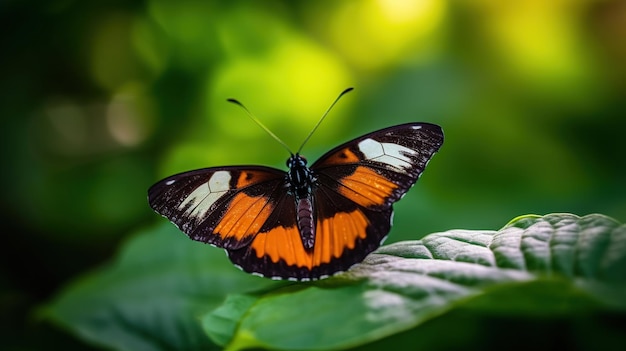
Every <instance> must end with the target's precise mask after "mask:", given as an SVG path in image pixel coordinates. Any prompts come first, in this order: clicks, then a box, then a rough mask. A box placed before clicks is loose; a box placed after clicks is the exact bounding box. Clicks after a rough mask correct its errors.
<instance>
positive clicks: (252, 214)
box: [213, 193, 274, 240]
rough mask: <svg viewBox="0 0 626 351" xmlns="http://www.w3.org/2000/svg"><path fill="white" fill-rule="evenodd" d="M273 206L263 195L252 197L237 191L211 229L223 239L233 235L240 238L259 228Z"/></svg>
mask: <svg viewBox="0 0 626 351" xmlns="http://www.w3.org/2000/svg"><path fill="white" fill-rule="evenodd" d="M273 208H274V207H273V206H272V205H271V204H270V203H269V202H268V198H267V197H265V196H257V197H252V196H248V195H246V194H244V193H239V194H237V195H236V196H235V197H234V198H233V200H232V201H231V203H230V205H229V206H228V210H227V211H226V213H224V215H223V216H222V219H221V220H220V222H219V223H218V224H217V226H216V227H215V229H214V230H213V231H214V232H215V233H216V234H218V235H220V236H221V237H222V238H224V239H227V238H231V237H234V238H235V239H237V240H242V239H243V238H244V237H247V236H249V235H255V234H256V233H258V232H259V231H260V230H261V227H262V226H263V224H264V223H265V221H266V220H267V218H268V217H269V216H270V214H271V213H272V210H273Z"/></svg>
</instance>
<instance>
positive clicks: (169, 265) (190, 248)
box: [42, 223, 277, 351]
mask: <svg viewBox="0 0 626 351" xmlns="http://www.w3.org/2000/svg"><path fill="white" fill-rule="evenodd" d="M273 284H277V283H276V282H272V281H270V280H267V279H263V278H259V277H255V276H252V275H249V274H246V273H243V272H241V271H239V270H238V269H236V268H235V267H233V265H232V264H231V263H230V261H229V260H228V258H227V257H226V255H225V254H224V251H223V250H220V249H216V248H211V247H209V246H208V245H205V244H202V243H198V242H194V241H191V240H188V239H186V238H185V237H184V235H182V234H181V233H180V232H179V231H178V230H177V229H176V228H175V227H174V226H173V225H171V224H169V223H164V224H163V225H161V226H159V227H156V228H155V229H153V230H148V231H146V232H142V233H139V234H138V235H136V236H135V237H133V238H132V239H131V240H129V241H128V242H127V243H126V245H124V248H123V250H122V251H121V252H120V254H119V256H118V257H117V259H116V260H115V261H114V262H113V263H112V264H110V265H108V266H106V267H103V268H102V269H99V270H97V271H95V272H92V273H90V274H88V275H86V276H85V277H83V278H81V279H79V280H77V281H75V282H74V283H72V284H71V285H69V286H68V287H67V288H66V289H65V290H64V291H62V292H61V293H60V294H59V296H58V297H56V298H55V299H54V300H53V301H52V302H51V303H50V304H49V305H48V306H46V307H45V308H44V309H42V314H43V317H44V318H48V319H51V320H52V321H55V322H56V323H58V324H60V325H61V326H64V327H65V328H67V329H69V330H70V331H72V332H73V333H75V334H77V335H79V336H81V337H82V338H84V339H85V340H88V341H91V342H93V343H96V344H100V345H103V346H107V347H109V348H113V349H116V350H134V351H138V350H194V349H220V348H219V347H218V346H217V345H215V343H213V342H212V341H211V340H210V339H209V338H208V337H207V336H206V334H205V333H204V332H203V331H202V328H201V325H200V321H199V317H200V316H201V315H203V314H205V313H207V312H208V311H210V310H212V309H214V308H215V307H216V306H218V305H219V304H220V303H221V302H222V301H223V300H224V299H225V296H226V295H227V294H229V293H234V292H245V291H251V290H258V289H262V288H264V287H268V286H271V285H273Z"/></svg>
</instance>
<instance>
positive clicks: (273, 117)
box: [0, 0, 626, 349]
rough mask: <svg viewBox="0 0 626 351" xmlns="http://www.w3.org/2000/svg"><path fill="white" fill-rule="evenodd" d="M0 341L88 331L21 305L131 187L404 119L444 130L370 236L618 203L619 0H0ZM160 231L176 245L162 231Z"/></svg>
mask: <svg viewBox="0 0 626 351" xmlns="http://www.w3.org/2000/svg"><path fill="white" fill-rule="evenodd" d="M0 26H1V27H2V31H0V38H2V42H1V45H2V46H1V47H2V53H1V54H0V62H1V65H0V70H1V72H2V73H1V76H0V89H1V91H0V114H1V117H2V126H1V128H0V133H1V134H0V145H1V148H0V159H1V160H2V172H1V173H0V174H1V176H2V178H1V179H0V180H1V183H2V192H1V193H0V205H1V208H0V213H1V214H2V223H3V230H2V232H3V241H2V244H1V245H0V250H1V251H0V255H1V256H0V262H1V271H0V289H1V292H0V314H1V315H2V317H0V318H2V320H1V322H2V331H0V336H1V337H2V339H3V343H4V344H5V346H6V347H7V349H18V348H19V349H37V348H39V347H41V346H42V345H50V343H51V342H54V343H55V345H64V347H66V348H72V347H74V348H88V347H89V346H88V345H86V344H83V343H82V342H80V341H78V340H74V339H73V338H72V337H70V336H68V335H66V334H64V333H63V332H60V331H58V330H56V329H55V328H52V327H50V326H49V325H47V324H46V323H41V322H40V321H38V320H37V318H36V310H37V308H38V306H40V305H41V304H42V303H45V302H46V301H48V299H49V298H50V297H51V296H53V295H54V293H55V292H57V291H59V289H60V288H61V287H62V286H64V284H66V283H67V282H69V281H72V279H74V278H75V277H77V276H78V275H80V274H81V273H84V272H86V271H88V270H90V269H93V268H94V267H97V266H99V265H101V264H102V263H103V262H107V260H109V259H110V257H111V256H112V255H113V254H114V253H115V252H116V250H117V249H118V248H119V246H120V245H122V244H123V242H124V239H125V238H127V237H128V236H129V235H132V233H133V231H135V230H138V229H140V228H143V227H145V226H147V225H150V224H153V223H155V222H157V221H161V220H164V219H161V218H160V217H159V216H157V215H156V214H154V213H153V212H152V211H151V210H150V208H149V207H148V205H147V202H146V191H147V189H148V187H149V186H150V185H151V184H152V183H154V182H155V181H157V180H159V179H160V178H162V177H165V176H167V175H169V174H172V173H175V172H181V171H185V170H190V169H195V168H201V167H207V166H218V165H231V164H264V165H270V166H276V167H283V165H284V162H285V160H286V158H287V156H288V154H287V153H286V152H285V150H284V149H283V148H282V147H281V146H280V145H279V144H278V143H277V142H276V141H274V140H272V139H271V138H270V137H269V136H268V135H267V134H266V133H265V132H264V131H263V130H261V129H260V128H259V127H258V126H257V125H255V124H254V123H253V122H252V121H251V120H250V119H249V118H248V117H247V116H246V115H245V113H244V111H243V110H241V109H240V108H238V107H237V106H235V105H233V104H228V103H227V102H226V99H227V98H233V97H234V98H237V99H239V100H240V101H242V102H243V103H244V104H245V105H246V106H247V107H248V108H249V109H250V110H251V111H252V112H253V113H254V114H255V115H257V116H258V117H259V118H260V119H261V120H262V121H263V122H264V123H265V124H266V125H267V126H268V127H269V128H270V129H271V130H272V131H273V132H274V133H275V134H277V135H278V136H279V137H281V138H282V139H283V140H284V141H285V142H286V143H287V144H288V145H290V147H291V148H292V149H297V148H298V146H299V145H300V144H301V143H302V141H303V140H304V138H305V137H306V136H307V134H308V133H309V131H310V130H311V128H312V127H313V125H314V124H315V123H316V122H317V120H318V119H319V117H320V116H321V115H322V114H323V112H324V111H325V110H326V108H327V107H328V106H329V105H330V103H331V102H332V101H333V100H334V99H335V97H336V96H337V95H338V94H339V92H341V91H342V90H343V89H344V88H346V87H349V86H354V87H355V90H354V91H353V92H352V93H350V94H348V95H346V96H345V97H344V98H343V99H342V100H341V101H340V102H339V103H338V104H337V106H336V107H335V108H334V110H333V111H332V112H331V113H330V115H329V116H328V118H327V119H326V120H325V121H324V123H323V124H322V125H321V127H320V128H319V129H318V130H317V132H316V134H314V135H313V137H312V138H311V140H310V141H309V143H308V144H307V145H306V147H305V149H304V151H303V153H304V154H305V155H306V156H307V157H308V158H309V159H310V160H313V159H315V158H317V157H319V156H320V155H322V154H323V153H324V152H325V151H326V150H328V149H330V148H331V147H334V146H336V145H337V144H338V143H340V142H343V141H346V140H349V139H350V138H353V137H356V136H358V135H360V134H363V133H365V132H369V131H372V130H375V129H379V128H383V127H387V126H390V125H393V124H399V123H404V122H410V121H426V122H432V123H437V124H440V125H442V126H443V128H444V131H445V133H446V141H445V143H444V145H443V147H442V149H441V150H440V152H439V153H438V154H437V155H436V156H435V158H434V159H433V160H432V162H431V163H430V165H429V167H428V169H427V170H426V172H425V173H424V175H423V177H422V178H421V180H420V182H419V183H418V185H417V186H416V187H414V188H413V190H411V192H410V193H409V194H408V195H407V196H406V197H405V198H404V199H403V200H402V201H401V202H400V203H398V204H397V205H396V216H395V226H394V229H393V231H392V233H391V235H390V237H389V241H398V240H405V239H412V238H419V237H421V236H423V235H425V234H428V233H431V232H435V231H443V230H447V229H453V228H466V229H498V228H500V227H501V226H503V225H504V224H505V223H506V222H508V221H509V220H510V219H512V218H513V217H515V216H518V215H522V214H528V213H535V214H546V213H551V212H572V213H575V214H579V215H584V214H588V213H603V214H606V215H609V216H612V217H614V218H616V219H618V220H620V221H624V220H626V186H625V184H626V166H625V162H624V152H625V151H626V137H625V132H626V64H625V62H626V2H625V1H621V0H577V1H573V0H569V1H568V0H552V1H544V0H524V1H522V0H519V1H518V0H516V1H501V0H459V1H452V0H448V1H446V0H413V1H411V0H361V1H357V0H348V1H330V0H325V1H299V2H293V1H287V0H283V1H278V0H275V1H243V0H236V1H222V2H218V1H191V0H183V1H176V2H174V1H167V0H137V1H73V0H52V1H44V2H36V1H11V0H9V1H3V2H1V3H0ZM181 240H187V239H186V238H185V237H184V236H183V235H182V234H181Z"/></svg>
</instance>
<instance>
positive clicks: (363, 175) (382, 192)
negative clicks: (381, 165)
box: [337, 167, 398, 207]
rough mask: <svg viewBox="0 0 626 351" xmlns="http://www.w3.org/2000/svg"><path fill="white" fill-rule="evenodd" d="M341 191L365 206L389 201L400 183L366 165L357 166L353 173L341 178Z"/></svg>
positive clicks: (339, 189) (378, 204)
mask: <svg viewBox="0 0 626 351" xmlns="http://www.w3.org/2000/svg"><path fill="white" fill-rule="evenodd" d="M339 182H340V183H341V186H340V187H339V188H338V189H337V190H338V191H339V193H340V194H341V195H343V196H345V197H347V198H348V199H350V200H352V201H354V202H356V203H357V204H359V205H361V206H364V207H372V206H380V205H383V204H385V203H386V202H387V199H388V198H389V197H390V196H391V194H392V193H393V191H394V190H396V189H397V188H398V185H396V184H395V183H393V182H391V181H389V180H387V179H386V178H385V177H383V176H382V175H380V174H378V173H376V172H374V171H372V170H371V169H369V168H366V167H357V168H356V170H355V171H354V173H353V174H351V175H349V176H348V177H345V178H343V179H340V180H339Z"/></svg>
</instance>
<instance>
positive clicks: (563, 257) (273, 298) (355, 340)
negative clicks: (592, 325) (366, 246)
mask: <svg viewBox="0 0 626 351" xmlns="http://www.w3.org/2000/svg"><path fill="white" fill-rule="evenodd" d="M624 296H626V226H624V225H621V224H620V223H618V222H616V221H614V220H612V219H610V218H608V217H605V216H601V215H589V216H585V217H577V216H574V215H569V214H553V215H548V216H545V217H539V216H525V217H520V218H517V219H515V220H513V221H511V222H510V223H509V224H507V225H506V226H505V227H504V228H503V229H501V230H500V231H469V230H452V231H448V232H445V233H436V234H431V235H429V236H427V237H425V238H424V239H422V240H419V241H410V242H400V243H396V244H392V245H388V246H385V247H382V248H380V249H379V250H377V251H376V252H375V253H373V254H371V255H370V256H368V257H367V258H366V259H365V261H364V262H363V263H361V264H359V265H356V266H355V267H353V269H351V270H350V271H349V272H347V273H345V274H342V275H339V276H336V277H334V278H331V279H327V280H324V281H321V282H318V283H315V284H297V285H293V286H289V287H281V288H279V289H276V290H275V291H272V292H271V293H265V294H240V295H234V296H230V297H229V299H228V300H227V301H226V302H225V303H224V304H223V305H222V306H220V307H219V308H217V309H216V310H214V311H213V312H211V313H208V314H207V315H205V316H204V318H203V326H204V328H205V330H206V331H207V333H208V334H209V335H210V336H211V337H212V338H213V339H214V340H215V341H216V342H218V343H220V344H221V345H224V346H226V347H228V348H230V349H241V348H246V347H262V348H268V349H288V350H296V349H338V348H346V347H352V346H356V345H362V344H365V343H368V342H371V341H375V340H380V339H382V338H385V337H389V336H391V335H393V334H397V333H400V332H403V331H407V330H409V329H411V328H415V327H417V326H419V325H420V324H423V323H424V322H426V321H429V320H432V319H433V318H434V317H437V316H441V315H443V314H446V313H448V312H450V311H453V310H454V309H455V308H456V309H457V310H458V308H459V306H464V307H465V308H468V306H469V308H472V309H478V310H481V311H485V312H490V313H493V312H494V311H497V312H498V313H504V314H506V313H522V314H529V315H542V314H543V315H545V314H555V313H556V314H558V313H565V314H567V313H570V312H571V311H573V310H580V309H599V308H602V309H607V310H609V309H612V310H613V311H616V310H617V311H622V312H623V311H625V310H626V299H624Z"/></svg>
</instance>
